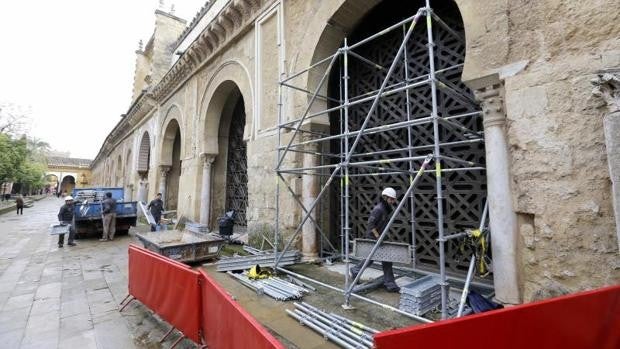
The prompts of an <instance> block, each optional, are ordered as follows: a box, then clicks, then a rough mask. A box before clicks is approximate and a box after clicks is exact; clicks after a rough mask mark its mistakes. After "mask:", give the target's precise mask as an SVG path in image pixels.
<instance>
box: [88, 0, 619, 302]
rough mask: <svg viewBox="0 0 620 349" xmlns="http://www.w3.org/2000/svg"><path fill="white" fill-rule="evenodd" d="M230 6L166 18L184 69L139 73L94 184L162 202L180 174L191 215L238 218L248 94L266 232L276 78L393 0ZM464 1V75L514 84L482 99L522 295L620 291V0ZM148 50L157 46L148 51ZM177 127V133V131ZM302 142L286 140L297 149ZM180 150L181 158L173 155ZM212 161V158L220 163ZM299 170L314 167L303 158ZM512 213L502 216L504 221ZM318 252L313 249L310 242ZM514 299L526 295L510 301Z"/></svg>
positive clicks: (292, 107) (257, 206) (297, 103)
mask: <svg viewBox="0 0 620 349" xmlns="http://www.w3.org/2000/svg"><path fill="white" fill-rule="evenodd" d="M220 1H223V0H217V1H213V4H209V5H207V6H206V7H205V8H203V10H201V11H200V12H199V14H198V16H197V18H196V19H194V21H192V22H190V26H189V29H186V30H185V31H184V30H183V25H181V23H182V24H184V23H183V22H182V21H181V20H180V19H175V18H174V16H171V15H169V14H168V15H167V14H164V13H161V12H160V13H157V14H156V16H160V17H161V18H162V20H160V21H156V25H157V27H156V30H155V33H154V39H153V40H154V41H153V42H157V41H158V40H161V42H162V43H167V46H166V45H164V46H166V47H168V50H165V51H162V52H163V53H162V57H167V59H168V62H169V65H168V67H167V68H166V69H167V70H166V71H164V72H162V73H161V74H156V73H155V72H156V71H158V68H157V67H156V66H155V65H152V66H150V68H149V69H151V70H150V71H152V72H153V73H152V74H145V73H144V72H145V71H146V72H148V71H149V70H148V69H146V70H145V69H142V70H140V69H136V79H138V80H140V81H138V82H139V84H136V85H135V86H134V87H136V86H137V87H138V88H137V89H134V92H135V93H134V97H135V98H134V100H133V103H132V105H131V106H130V108H129V110H128V111H127V112H126V113H125V114H124V115H123V117H122V119H121V121H120V122H119V123H118V125H117V126H116V127H115V128H114V130H112V132H111V133H110V134H109V135H108V137H107V139H106V140H105V142H104V144H103V145H102V148H101V150H100V153H99V154H98V156H97V158H96V159H95V160H94V162H93V165H92V171H93V180H94V183H96V184H100V185H124V186H128V185H130V184H133V185H134V187H135V188H140V190H142V191H148V194H145V196H146V197H147V198H146V199H151V198H152V197H153V196H154V195H155V193H156V192H157V191H158V190H159V188H164V189H166V188H165V181H166V177H165V175H163V174H162V172H161V171H160V166H161V165H163V166H173V167H174V166H177V167H178V172H179V174H178V176H179V177H180V180H179V181H178V190H177V193H178V199H177V200H176V202H177V211H178V212H179V214H181V215H184V216H185V217H187V218H189V219H192V220H194V221H204V222H206V223H208V224H209V225H210V226H211V227H212V228H213V227H215V225H216V218H217V217H218V216H220V215H222V214H223V211H224V209H225V207H224V205H225V200H226V183H225V182H226V175H225V174H226V168H227V167H226V164H227V160H228V155H227V147H228V145H227V144H228V143H227V141H226V137H227V135H228V134H229V132H228V131H229V129H230V127H235V125H234V124H232V123H231V121H230V120H232V113H233V110H234V109H235V106H237V105H238V103H239V101H242V102H243V108H244V111H245V118H246V119H245V120H246V121H245V126H244V133H243V138H244V139H245V140H246V142H247V176H248V181H247V192H248V207H247V209H246V214H247V221H248V230H249V231H250V232H254V231H263V230H264V229H265V226H272V225H273V222H274V218H275V174H274V173H273V167H274V164H275V158H276V154H275V148H276V144H277V137H276V135H275V132H274V126H276V125H275V122H276V120H277V115H274V111H277V105H278V100H277V99H275V98H274V96H277V91H275V90H274V88H277V80H278V79H279V78H280V76H286V75H287V74H289V73H290V72H295V71H299V70H301V69H304V68H306V67H307V66H309V65H311V64H312V63H314V62H317V61H318V60H320V59H322V58H323V57H326V56H328V55H330V54H332V53H333V52H334V50H335V49H336V48H337V47H339V45H341V43H342V40H343V39H344V37H346V36H347V35H349V34H350V33H351V32H352V31H353V30H354V29H355V28H356V27H357V26H359V25H362V24H363V21H365V20H369V21H371V20H372V18H366V19H364V16H365V15H367V14H368V13H370V11H371V10H372V9H373V8H374V7H375V6H377V5H378V4H379V6H380V4H381V3H382V1H379V0H365V1H360V0H333V1H302V0H291V1H276V0H232V1H227V2H220ZM434 1H436V0H434ZM434 1H431V6H432V5H433V2H434ZM455 2H456V4H457V5H458V9H459V11H460V14H461V16H462V20H463V23H464V26H465V33H466V40H467V43H466V46H467V50H466V53H467V55H466V58H465V65H464V71H463V77H462V79H463V80H464V81H465V82H466V83H468V82H469V83H471V82H473V81H476V80H477V79H480V78H483V77H486V76H490V75H493V74H495V75H496V77H497V79H498V80H499V83H498V86H503V91H502V92H501V95H500V93H499V92H498V94H497V96H495V97H493V96H491V95H487V94H488V93H491V92H492V90H493V89H494V88H492V89H490V90H484V89H483V90H481V92H479V94H478V96H479V98H480V99H481V100H482V102H483V109H484V110H488V111H489V114H488V117H486V116H485V119H484V123H485V125H484V126H485V131H486V130H487V128H488V129H495V130H500V129H501V134H502V135H503V137H504V138H503V141H504V147H505V149H504V155H505V156H504V157H503V159H504V161H506V162H507V165H506V166H503V167H502V169H503V170H504V172H503V174H502V176H503V177H502V178H501V179H502V181H503V182H502V184H501V185H500V186H499V187H500V189H494V190H501V191H500V193H499V194H501V195H499V196H501V197H502V198H503V199H504V200H507V201H502V202H503V204H504V205H505V206H504V207H503V211H502V212H504V213H503V215H508V216H510V217H512V218H511V219H513V221H512V222H511V223H510V224H511V225H512V226H513V227H515V226H516V227H515V228H514V231H513V234H514V235H512V236H511V237H510V238H511V239H513V240H511V242H510V243H509V244H508V245H507V246H506V247H504V249H505V250H503V251H501V252H497V253H498V254H500V253H502V252H503V253H506V254H507V255H509V256H510V258H512V259H513V260H514V268H515V270H514V271H512V272H511V273H512V274H511V275H510V276H509V277H510V279H512V280H515V281H514V282H516V283H517V285H518V286H517V288H518V290H515V292H516V298H518V299H519V300H520V301H530V300H532V299H537V298H544V297H548V296H550V295H556V294H559V293H564V292H573V291H578V290H582V289H591V288H595V287H598V286H602V285H608V284H614V283H618V282H620V257H619V254H618V236H617V235H616V234H617V233H616V231H617V224H618V223H616V222H617V216H618V210H617V209H616V212H614V208H613V197H615V196H617V189H615V188H617V185H616V184H615V183H617V182H616V180H617V179H616V177H615V176H617V174H616V172H614V171H615V170H614V169H615V168H617V166H618V161H620V160H617V157H616V155H617V153H615V150H613V149H615V147H616V146H615V145H614V144H617V143H614V142H616V141H617V138H614V137H613V136H614V135H617V134H618V133H615V134H613V133H609V132H608V135H607V136H606V128H607V126H604V121H603V119H604V118H607V119H610V120H616V119H617V117H615V118H614V117H613V116H612V117H610V116H609V115H616V113H617V110H614V109H613V108H614V106H613V103H612V104H609V102H608V104H607V109H604V110H602V109H599V108H598V107H599V104H600V103H599V101H600V100H599V99H597V98H593V97H592V95H591V90H592V88H591V85H590V80H591V79H592V78H594V77H596V76H597V73H598V72H599V71H600V70H603V69H611V68H618V67H620V41H619V40H618V38H619V37H620V26H618V25H617V18H615V17H614V16H615V12H614V11H609V10H608V9H610V8H615V6H616V5H617V4H616V1H615V0H601V1H599V2H598V3H597V6H592V5H591V4H590V3H588V2H560V1H535V2H532V1H526V0H517V1H466V0H455ZM421 3H422V2H421ZM606 9H607V10H606ZM404 15H405V14H402V16H404ZM402 16H401V17H398V18H396V17H395V18H394V21H393V22H397V21H398V20H400V19H402ZM208 18H210V20H207V19H208ZM587 23H597V25H586V24H587ZM158 35H161V37H159V36H158ZM172 38H175V39H172ZM148 49H149V46H148V44H147V45H146V46H145V49H143V50H140V52H139V53H138V55H139V57H138V58H139V59H142V58H140V57H141V56H144V53H146V51H147V50H148ZM177 52H178V53H179V54H180V56H178V58H177V57H176V56H175V54H176V53H177ZM146 62H148V60H146ZM160 68H161V67H160ZM153 69H155V70H153ZM146 75H150V79H147V80H148V81H145V77H146ZM320 75H321V74H314V75H313V74H310V75H309V76H307V77H300V80H302V81H301V82H298V84H297V85H300V84H301V85H305V86H306V88H307V89H308V90H312V89H313V88H314V87H315V86H316V83H317V80H318V79H319V78H320ZM142 81H144V82H146V84H142ZM140 84H142V85H140ZM608 85H609V84H607V85H605V86H608ZM479 88H483V87H482V86H480V87H479ZM605 88H607V87H605ZM615 88H616V89H617V87H615ZM604 91H607V90H604ZM616 91H617V90H616ZM324 92H326V91H321V93H324ZM485 93H486V94H485ZM493 93H495V92H493ZM613 93H616V94H615V96H617V92H613ZM613 93H612V95H613ZM500 96H501V98H499V97H500ZM286 97H287V100H286V101H285V102H286V108H288V109H287V110H286V111H287V114H291V115H299V114H301V113H302V112H303V108H304V107H305V105H306V102H307V97H306V96H305V95H303V94H299V95H290V96H286ZM603 115H607V116H603ZM317 120H318V118H317ZM494 120H495V121H494ZM325 121H326V120H322V122H323V123H325ZM174 122H176V123H178V131H179V132H178V134H177V133H174V134H173V133H167V132H166V130H167V129H168V126H169V125H171V123H174ZM610 130H611V129H610ZM289 136H290V135H289V134H283V141H282V143H286V142H287V141H288V138H287V137H289ZM176 137H178V138H176ZM610 139H611V140H612V143H610ZM145 140H146V141H145ZM175 142H178V147H179V156H178V159H179V160H178V162H180V164H173V163H171V161H170V160H169V159H170V156H169V154H171V153H173V151H172V148H171V145H172V144H175ZM145 144H146V145H148V146H145ZM489 146H490V144H487V151H488V150H489V149H488V147H489ZM492 150H497V149H496V148H494V149H492ZM201 154H208V157H205V156H201ZM614 154H615V155H614ZM207 158H208V159H209V161H212V162H209V164H207V163H206V162H205V159H207ZM175 161H176V160H175ZM291 161H296V162H299V164H302V163H304V162H306V163H309V164H310V163H314V162H313V159H310V158H304V157H303V156H299V157H298V158H295V159H294V160H291ZM119 166H122V168H121V170H120V172H119ZM614 166H616V167H614ZM298 167H299V166H298ZM118 173H121V174H122V178H118V176H117V174H118ZM610 173H611V174H610ZM172 175H173V174H172V172H171V174H169V175H168V177H170V176H172ZM209 175H210V176H211V178H205V177H208V176H209ZM488 175H489V176H491V173H489V174H488ZM169 179H170V178H168V180H169ZM494 179H497V177H494V178H493V179H489V180H488V181H489V182H491V181H492V180H494ZM291 181H293V182H295V183H297V185H295V186H294V187H295V188H296V194H297V195H298V197H297V199H299V200H305V199H311V198H312V196H313V190H315V189H316V183H310V182H308V179H306V180H304V178H301V177H300V178H291ZM612 182H613V183H614V189H612ZM208 183H210V185H209V184H208ZM162 185H163V187H162ZM205 185H209V187H208V189H209V191H208V192H205V190H203V189H205ZM306 187H307V188H306ZM207 194H208V197H209V198H210V199H209V200H208V201H209V202H205V199H204V198H206V197H207V196H205V195H207ZM494 194H498V193H494ZM489 195H492V194H489ZM206 207H208V211H210V212H208V213H207V212H206V211H205V210H207V208H206ZM280 207H284V208H286V209H284V210H281V212H280V215H281V217H280V218H281V221H283V222H284V224H283V226H282V227H281V228H282V229H283V231H284V232H285V233H287V232H288V233H290V230H291V227H294V226H296V225H297V224H298V223H299V222H300V216H301V215H302V212H301V209H300V208H299V205H297V204H296V203H295V198H293V197H290V195H288V196H287V195H282V200H281V202H280ZM616 207H617V206H616ZM492 210H493V209H492ZM502 217H504V218H505V217H506V216H502V215H500V214H491V220H492V225H493V220H494V219H495V220H496V222H497V221H498V219H502ZM317 219H320V217H318V216H317ZM312 231H313V229H312V227H311V226H310V225H308V227H305V230H304V233H305V234H307V236H306V237H307V238H308V240H307V241H309V243H310V244H312V243H315V242H314V240H313V239H312V238H311V237H312V236H310V235H311V234H312ZM301 244H302V242H301V240H300V241H299V246H298V247H300V248H301V247H302V246H301ZM497 247H499V246H497ZM306 252H307V255H308V256H309V257H311V256H312V251H311V249H310V250H308V251H306ZM494 252H495V251H494ZM511 282H512V281H511ZM506 301H507V302H514V301H515V300H514V298H512V296H511V299H509V300H506Z"/></svg>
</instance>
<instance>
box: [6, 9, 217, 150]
mask: <svg viewBox="0 0 620 349" xmlns="http://www.w3.org/2000/svg"><path fill="white" fill-rule="evenodd" d="M205 2H206V0H178V1H176V2H173V1H170V0H167V1H165V2H164V6H163V9H164V10H166V11H168V10H169V9H170V6H171V5H172V4H174V8H175V12H174V14H175V15H176V16H178V17H181V18H184V19H186V20H187V21H188V24H189V22H190V21H191V19H192V18H193V17H194V16H195V15H196V13H197V12H198V10H199V9H200V7H201V6H203V5H204V4H205ZM159 6H160V1H159V0H130V1H127V0H124V1H123V0H108V1H94V0H57V1H50V0H19V1H17V0H10V1H2V2H1V3H0V104H7V103H11V104H16V105H18V106H21V107H22V109H24V110H30V111H31V113H30V127H29V131H28V133H27V135H28V136H30V137H36V138H39V139H41V140H43V141H46V142H48V143H49V144H50V145H51V147H52V149H54V150H58V151H68V152H70V155H71V157H76V158H86V159H94V158H95V156H96V155H97V153H98V152H99V148H100V147H101V145H102V143H103V141H104V139H105V137H106V136H107V134H108V133H109V132H110V131H111V130H112V128H114V126H115V125H116V123H117V122H118V121H119V120H120V115H121V114H123V113H125V112H127V109H128V108H129V105H130V103H131V94H132V88H133V77H134V69H135V51H136V49H137V48H138V41H139V40H143V41H144V43H146V42H147V41H148V39H149V38H150V36H151V34H152V33H153V29H154V24H155V14H154V11H155V10H156V9H157V8H159Z"/></svg>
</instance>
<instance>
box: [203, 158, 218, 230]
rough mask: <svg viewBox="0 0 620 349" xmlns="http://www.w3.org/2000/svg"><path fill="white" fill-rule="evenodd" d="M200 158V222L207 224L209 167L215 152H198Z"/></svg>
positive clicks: (208, 213)
mask: <svg viewBox="0 0 620 349" xmlns="http://www.w3.org/2000/svg"><path fill="white" fill-rule="evenodd" d="M200 159H202V161H203V163H202V188H201V190H200V223H201V224H207V225H209V223H210V222H209V215H210V214H211V168H212V167H213V162H214V161H215V154H207V153H202V154H200Z"/></svg>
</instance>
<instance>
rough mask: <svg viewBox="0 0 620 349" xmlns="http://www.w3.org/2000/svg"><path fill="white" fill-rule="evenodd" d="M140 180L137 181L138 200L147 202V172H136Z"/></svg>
mask: <svg viewBox="0 0 620 349" xmlns="http://www.w3.org/2000/svg"><path fill="white" fill-rule="evenodd" d="M138 175H139V176H140V180H139V182H138V185H139V187H138V201H142V202H147V199H148V198H147V196H148V189H147V187H148V172H146V171H144V172H138Z"/></svg>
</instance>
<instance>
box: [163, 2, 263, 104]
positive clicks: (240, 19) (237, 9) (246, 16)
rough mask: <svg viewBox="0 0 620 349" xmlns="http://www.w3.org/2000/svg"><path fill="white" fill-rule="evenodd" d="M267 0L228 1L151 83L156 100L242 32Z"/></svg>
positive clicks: (174, 88) (174, 87) (168, 92)
mask: <svg viewBox="0 0 620 349" xmlns="http://www.w3.org/2000/svg"><path fill="white" fill-rule="evenodd" d="M271 2H273V1H272V0H231V1H229V2H228V4H226V6H224V8H222V10H221V11H220V12H219V13H218V14H217V15H216V16H215V17H214V18H213V20H212V21H211V22H210V23H209V24H208V25H207V26H206V28H205V29H204V30H203V31H202V32H201V33H200V35H198V37H197V38H196V39H195V40H194V41H193V42H192V43H191V44H190V46H189V47H188V48H187V49H186V50H185V52H183V54H182V55H181V57H179V59H178V60H177V62H176V63H175V64H174V65H173V66H172V68H171V69H170V70H169V71H168V72H167V73H166V75H164V77H163V78H162V79H161V81H159V83H158V84H157V85H156V86H155V87H154V89H153V96H154V98H155V99H156V100H157V101H158V102H160V103H162V102H164V101H165V100H166V99H167V98H168V96H169V95H170V94H171V93H172V92H173V91H175V90H176V87H177V86H178V85H179V84H180V83H181V82H183V81H185V80H186V79H187V78H189V77H190V76H192V75H193V74H194V73H195V72H196V71H197V70H198V69H200V68H201V67H202V66H203V65H204V64H205V63H206V62H208V61H209V60H210V58H212V57H214V56H215V55H217V54H218V53H219V52H220V51H222V49H224V48H225V47H226V46H227V44H228V43H230V42H231V41H232V40H233V39H234V38H235V37H237V36H238V35H239V34H241V33H243V32H244V29H245V28H246V27H248V26H250V25H251V24H253V22H254V19H255V18H256V17H257V16H258V15H259V13H260V9H261V8H262V6H263V5H265V4H267V3H271ZM184 35H185V36H186V35H187V34H184Z"/></svg>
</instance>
